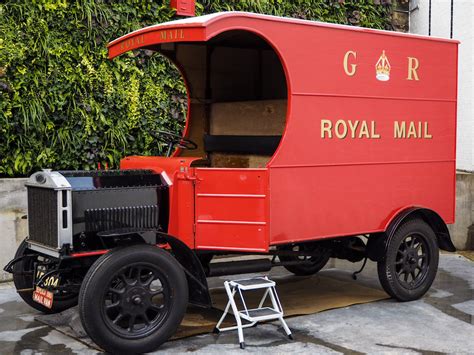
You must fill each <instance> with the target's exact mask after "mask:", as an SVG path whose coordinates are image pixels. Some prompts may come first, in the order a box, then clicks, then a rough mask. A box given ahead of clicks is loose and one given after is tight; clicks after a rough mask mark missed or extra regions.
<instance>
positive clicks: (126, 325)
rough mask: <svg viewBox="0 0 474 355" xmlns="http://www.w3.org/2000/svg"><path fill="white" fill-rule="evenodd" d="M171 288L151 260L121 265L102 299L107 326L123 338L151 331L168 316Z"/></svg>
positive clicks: (141, 335)
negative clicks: (149, 262) (150, 262)
mask: <svg viewBox="0 0 474 355" xmlns="http://www.w3.org/2000/svg"><path fill="white" fill-rule="evenodd" d="M160 276H161V277H160ZM170 288H171V287H170V285H169V281H168V280H167V279H166V278H163V275H162V274H161V272H160V270H159V269H158V268H157V267H156V266H155V265H153V264H148V263H143V262H138V263H135V264H132V265H131V266H126V267H124V268H122V269H121V270H119V271H118V272H117V273H116V275H115V277H114V278H113V279H112V280H111V282H110V283H109V289H108V290H107V291H106V292H105V294H104V297H103V299H102V303H103V306H104V307H103V308H102V311H103V312H104V315H103V317H104V320H105V321H106V324H107V326H108V327H109V328H110V329H111V330H112V331H113V332H115V333H116V334H117V335H119V336H121V337H124V338H136V337H143V336H146V335H148V334H150V333H152V332H153V331H154V330H155V329H156V328H158V327H159V326H160V325H161V324H162V323H163V321H164V320H165V319H166V317H167V316H168V313H169V311H170V306H171V299H170V297H171V295H170Z"/></svg>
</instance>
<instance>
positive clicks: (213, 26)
mask: <svg viewBox="0 0 474 355" xmlns="http://www.w3.org/2000/svg"><path fill="white" fill-rule="evenodd" d="M242 19H254V20H265V21H271V22H273V23H276V24H287V25H288V24H295V25H308V26H318V27H326V28H338V29H350V30H351V31H361V32H369V33H378V34H388V35H390V36H410V37H411V38H422V39H426V40H436V41H449V42H457V41H453V40H449V39H444V38H435V37H428V36H416V35H407V34H404V33H400V32H392V31H382V30H373V29H368V28H362V27H354V26H345V25H337V24H330V23H324V22H317V21H308V20H301V19H292V18H286V17H279V16H271V15H262V14H254V13H248V12H239V11H230V12H218V13H214V14H209V15H204V16H197V17H191V18H186V19H182V20H175V21H169V22H164V23H161V24H157V25H153V26H148V27H145V28H142V29H139V30H136V31H133V32H130V33H128V34H126V35H124V36H122V37H119V38H117V39H116V40H114V41H112V42H110V43H109V44H108V46H107V47H108V50H109V58H110V59H112V58H115V57H116V56H118V55H121V54H123V53H125V52H127V51H130V50H133V49H138V48H146V47H153V46H154V45H157V44H162V43H170V42H198V41H207V40H208V39H210V38H212V37H213V36H215V35H216V34H218V33H220V32H223V31H226V30H232V29H234V28H235V27H240V26H239V20H242ZM258 27H259V26H258V25H257V24H255V27H254V28H253V30H256V31H258ZM281 30H282V31H283V32H282V34H283V33H284V32H287V30H288V27H286V26H284V27H282V28H281ZM267 40H268V39H267Z"/></svg>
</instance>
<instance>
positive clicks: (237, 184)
mask: <svg viewBox="0 0 474 355" xmlns="http://www.w3.org/2000/svg"><path fill="white" fill-rule="evenodd" d="M196 177H197V180H196V199H195V201H196V202H195V203H196V249H217V250H223V249H228V250H241V251H252V250H253V251H266V250H268V226H267V223H268V175H267V170H266V169H205V168H202V169H201V168H197V169H196Z"/></svg>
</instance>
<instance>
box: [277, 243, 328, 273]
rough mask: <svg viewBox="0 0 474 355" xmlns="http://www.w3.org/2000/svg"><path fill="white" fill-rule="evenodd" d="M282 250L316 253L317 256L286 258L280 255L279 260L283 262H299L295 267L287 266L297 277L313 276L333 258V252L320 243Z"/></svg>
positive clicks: (286, 247) (288, 247)
mask: <svg viewBox="0 0 474 355" xmlns="http://www.w3.org/2000/svg"><path fill="white" fill-rule="evenodd" d="M279 249H280V250H290V251H296V252H297V251H311V252H315V253H316V254H317V255H315V256H293V255H291V256H285V255H280V256H279V257H278V258H279V259H280V261H282V262H299V263H296V264H294V265H285V266H284V267H285V269H287V270H288V271H289V272H292V273H293V274H295V275H299V276H306V275H313V274H315V273H317V272H318V271H319V270H321V269H322V268H323V267H324V265H326V263H327V262H328V260H329V258H330V257H331V250H330V249H328V248H325V247H323V246H322V245H320V244H318V243H304V244H293V245H285V246H283V247H280V248H279Z"/></svg>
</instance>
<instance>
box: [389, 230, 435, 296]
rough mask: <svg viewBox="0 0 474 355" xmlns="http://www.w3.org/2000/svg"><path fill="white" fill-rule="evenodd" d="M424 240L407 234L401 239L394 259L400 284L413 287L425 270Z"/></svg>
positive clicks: (422, 276)
mask: <svg viewBox="0 0 474 355" xmlns="http://www.w3.org/2000/svg"><path fill="white" fill-rule="evenodd" d="M424 243H425V242H424V240H423V239H422V238H420V237H419V236H417V235H409V236H407V237H406V238H405V239H404V240H402V242H401V244H400V247H399V249H398V254H397V258H396V260H395V265H396V271H397V277H398V280H399V282H400V283H401V284H403V285H404V286H405V287H407V288H410V289H411V288H413V287H415V286H416V284H418V283H419V282H420V281H421V280H422V279H423V278H424V275H425V273H426V270H427V267H426V266H427V261H428V260H426V259H425V257H426V256H425V255H424V254H423V253H424V250H425V244H424Z"/></svg>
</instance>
